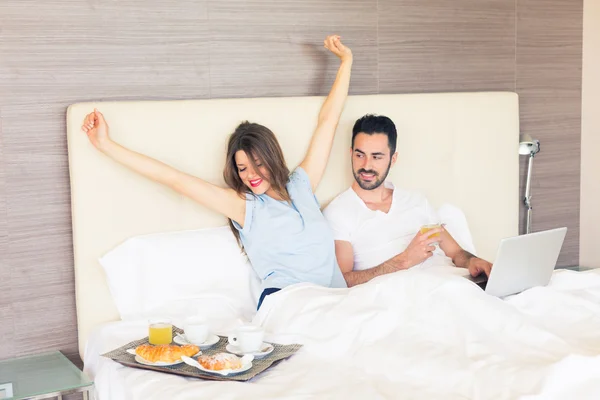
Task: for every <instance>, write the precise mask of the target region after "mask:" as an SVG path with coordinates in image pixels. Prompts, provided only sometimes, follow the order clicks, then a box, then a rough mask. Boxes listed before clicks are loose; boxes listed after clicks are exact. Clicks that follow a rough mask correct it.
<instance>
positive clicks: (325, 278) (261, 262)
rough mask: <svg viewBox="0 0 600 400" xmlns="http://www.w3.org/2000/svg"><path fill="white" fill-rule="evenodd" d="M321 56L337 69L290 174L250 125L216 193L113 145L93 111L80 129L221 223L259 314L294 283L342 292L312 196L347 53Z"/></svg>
mask: <svg viewBox="0 0 600 400" xmlns="http://www.w3.org/2000/svg"><path fill="white" fill-rule="evenodd" d="M325 48H327V49H328V50H329V51H331V52H332V53H333V54H335V55H336V56H338V57H339V58H340V60H341V63H340V67H339V70H338V73H337V76H336V79H335V82H334V84H333V87H332V88H331V92H330V93H329V95H328V96H327V99H326V100H325V102H324V103H323V106H322V107H321V111H320V113H319V117H318V123H317V127H316V129H315V132H314V133H313V137H312V140H311V143H310V146H309V149H308V152H307V154H306V156H305V158H304V160H303V161H302V163H301V164H300V166H299V167H298V168H296V169H295V170H294V171H293V172H292V173H291V174H290V172H289V170H288V168H287V166H286V163H285V160H284V157H283V153H282V151H281V147H280V146H279V143H278V142H277V139H276V138H275V135H274V134H273V132H271V131H270V130H269V129H268V128H266V127H264V126H261V125H258V124H253V123H248V122H244V123H242V124H240V125H239V126H238V127H237V128H236V130H235V132H234V133H233V134H232V135H231V137H230V139H229V144H228V147H227V159H226V165H225V169H224V172H223V175H224V177H225V182H226V183H227V185H228V186H229V188H222V187H218V186H215V185H212V184H210V183H208V182H206V181H204V180H202V179H199V178H197V177H195V176H191V175H188V174H186V173H183V172H180V171H178V170H176V169H174V168H172V167H170V166H168V165H165V164H163V163H161V162H159V161H157V160H154V159H152V158H149V157H147V156H144V155H142V154H139V153H136V152H133V151H131V150H128V149H126V148H124V147H122V146H120V145H119V144H117V143H115V142H113V141H112V140H111V139H110V137H109V129H108V125H107V124H106V121H105V119H104V117H103V115H102V114H101V113H100V112H99V111H98V110H94V112H92V113H90V114H89V115H87V116H86V118H85V120H84V121H83V125H82V129H83V131H85V132H86V134H87V135H88V137H89V139H90V141H91V143H92V144H93V145H94V146H95V147H96V148H97V149H98V150H100V151H101V152H103V153H104V154H106V155H107V156H109V157H110V158H112V159H113V160H115V161H117V162H119V163H121V164H123V165H125V166H126V167H128V168H130V169H132V170H134V171H136V172H138V173H140V174H141V175H144V176H146V177H148V178H150V179H152V180H154V181H156V182H159V183H161V184H164V185H166V186H169V187H171V188H172V189H174V190H176V191H177V192H179V193H181V194H183V195H185V196H188V197H190V198H191V199H193V200H195V201H197V202H198V203H200V204H202V205H204V206H206V207H208V208H210V209H212V210H214V211H216V212H219V213H221V214H223V215H225V216H226V217H227V218H229V220H230V221H231V226H232V230H233V232H234V234H235V236H236V237H237V238H238V241H240V242H241V244H242V246H243V248H244V250H245V251H246V254H247V255H248V258H249V259H250V262H251V264H252V267H253V268H254V270H255V271H256V273H257V275H258V276H259V277H260V278H261V280H262V290H263V291H262V294H261V296H260V300H259V303H258V307H259V308H260V305H261V304H262V301H263V300H264V298H265V296H267V295H269V294H271V293H274V292H276V291H278V290H280V289H282V288H284V287H286V286H289V285H292V284H295V283H300V282H311V283H314V284H318V285H322V286H328V287H346V282H345V280H344V278H343V276H342V274H341V272H340V270H339V267H338V265H337V261H336V258H335V248H334V241H333V237H332V235H331V232H330V230H329V227H328V225H327V223H326V221H325V219H324V217H323V215H322V214H321V210H320V208H319V204H318V202H317V200H316V198H315V196H314V191H315V190H316V188H317V186H318V185H319V182H320V181H321V178H322V176H323V172H324V171H325V167H326V165H327V161H328V159H329V153H330V151H331V146H332V144H333V138H334V135H335V130H336V127H337V124H338V122H339V118H340V115H341V113H342V110H343V108H344V103H345V101H346V98H347V96H348V86H349V84H350V72H351V69H352V52H351V51H350V49H348V48H347V47H345V46H344V45H343V44H342V42H341V41H340V37H339V36H335V35H333V36H329V37H327V38H326V39H325Z"/></svg>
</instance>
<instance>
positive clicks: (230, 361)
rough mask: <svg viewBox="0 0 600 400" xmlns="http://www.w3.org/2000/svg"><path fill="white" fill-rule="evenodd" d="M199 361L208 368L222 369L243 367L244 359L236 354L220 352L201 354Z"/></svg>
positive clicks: (213, 369)
mask: <svg viewBox="0 0 600 400" xmlns="http://www.w3.org/2000/svg"><path fill="white" fill-rule="evenodd" d="M198 362H199V363H200V365H202V366H203V367H204V368H206V369H210V370H212V371H221V370H224V369H240V368H242V359H241V358H239V357H238V356H236V355H234V354H229V353H218V354H215V355H212V356H200V357H198Z"/></svg>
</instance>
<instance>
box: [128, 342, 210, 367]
mask: <svg viewBox="0 0 600 400" xmlns="http://www.w3.org/2000/svg"><path fill="white" fill-rule="evenodd" d="M199 351H200V349H199V348H198V346H194V345H193V344H186V345H185V346H176V345H173V344H161V345H160V346H153V345H151V344H143V345H141V346H138V347H136V349H135V354H137V355H138V356H140V357H142V358H143V359H144V360H146V361H149V362H152V363H155V362H166V363H172V362H175V361H179V360H181V356H187V357H191V356H193V355H194V354H196V353H198V352H199Z"/></svg>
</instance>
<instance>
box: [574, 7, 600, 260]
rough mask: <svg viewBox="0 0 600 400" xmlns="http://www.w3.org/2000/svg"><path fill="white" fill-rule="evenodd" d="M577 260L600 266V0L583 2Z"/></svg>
mask: <svg viewBox="0 0 600 400" xmlns="http://www.w3.org/2000/svg"><path fill="white" fill-rule="evenodd" d="M582 102H583V103H582V109H581V112H582V118H581V131H582V132H581V231H580V240H581V246H580V255H579V264H580V265H583V266H589V267H600V243H599V240H600V0H584V3H583V82H582Z"/></svg>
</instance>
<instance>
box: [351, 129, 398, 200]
mask: <svg viewBox="0 0 600 400" xmlns="http://www.w3.org/2000/svg"><path fill="white" fill-rule="evenodd" d="M396 157H397V154H393V155H392V154H390V147H389V143H388V137H387V135H386V134H384V133H374V134H372V135H367V134H366V133H359V134H358V135H356V137H355V138H354V148H353V149H352V173H353V174H354V179H355V180H356V182H357V183H358V185H359V186H360V187H361V188H362V189H364V190H373V189H376V188H378V187H379V186H380V185H381V184H382V183H383V182H384V181H385V178H386V177H387V175H388V173H389V172H390V168H391V167H392V165H393V164H394V163H395V162H396Z"/></svg>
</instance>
